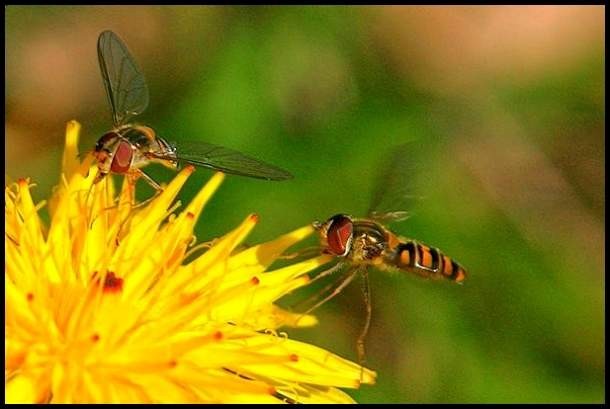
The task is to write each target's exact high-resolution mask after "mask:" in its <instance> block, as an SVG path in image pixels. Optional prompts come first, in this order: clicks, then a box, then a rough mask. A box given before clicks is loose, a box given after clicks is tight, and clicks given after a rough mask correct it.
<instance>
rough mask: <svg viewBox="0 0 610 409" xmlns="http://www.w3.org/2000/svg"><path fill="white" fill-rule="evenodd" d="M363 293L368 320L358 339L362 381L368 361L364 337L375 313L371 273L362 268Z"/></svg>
mask: <svg viewBox="0 0 610 409" xmlns="http://www.w3.org/2000/svg"><path fill="white" fill-rule="evenodd" d="M362 294H363V295H364V305H365V307H366V321H365V322H364V327H363V328H362V332H360V335H359V336H358V341H357V343H356V346H357V349H358V360H359V363H360V383H362V381H363V378H364V364H365V363H366V355H365V351H364V339H365V338H366V335H367V334H368V332H369V328H370V326H371V316H372V313H373V307H372V304H371V285H370V282H369V274H368V270H367V269H363V270H362Z"/></svg>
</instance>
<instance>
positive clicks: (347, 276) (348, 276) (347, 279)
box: [303, 268, 358, 315]
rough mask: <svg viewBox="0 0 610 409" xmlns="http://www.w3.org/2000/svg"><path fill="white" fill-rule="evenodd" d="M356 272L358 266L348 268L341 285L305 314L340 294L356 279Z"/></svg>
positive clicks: (340, 282)
mask: <svg viewBox="0 0 610 409" xmlns="http://www.w3.org/2000/svg"><path fill="white" fill-rule="evenodd" d="M356 273H358V269H357V268H350V269H348V270H347V272H346V273H345V274H344V275H343V276H342V277H341V279H340V280H339V285H338V286H337V287H336V288H335V289H334V290H333V291H332V292H331V293H330V294H329V295H327V296H326V297H324V299H322V300H321V301H318V302H317V303H316V304H315V305H314V306H313V307H310V308H309V309H308V310H307V311H305V312H304V313H303V315H307V314H309V313H311V312H312V311H314V310H315V309H316V308H318V307H319V306H321V305H322V304H324V303H326V302H327V301H330V300H331V299H332V298H334V297H335V296H336V295H338V294H339V293H340V292H341V291H343V290H344V289H345V287H347V286H348V285H349V283H351V282H352V281H353V280H354V277H356ZM333 284H334V283H333Z"/></svg>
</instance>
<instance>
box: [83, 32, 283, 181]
mask: <svg viewBox="0 0 610 409" xmlns="http://www.w3.org/2000/svg"><path fill="white" fill-rule="evenodd" d="M97 52H98V59H99V64H100V71H101V73H102V79H103V81H104V88H105V89H106V95H107V97H108V101H109V103H110V108H111V110H112V119H113V125H114V128H113V129H112V130H111V131H109V132H107V133H106V134H104V135H103V136H102V137H101V138H99V140H98V141H97V143H96V145H95V150H94V152H93V155H94V156H95V158H96V160H97V164H98V174H97V176H96V178H95V183H97V182H99V181H101V180H102V179H103V178H104V177H105V176H106V175H108V174H109V173H115V174H120V175H126V176H127V177H128V178H129V180H132V181H135V180H136V179H138V178H139V177H142V178H143V179H144V180H145V181H146V182H148V184H150V185H151V186H152V187H153V188H154V189H155V190H157V191H160V190H161V187H160V186H159V184H157V182H155V181H154V180H153V179H152V178H151V177H149V176H148V175H146V174H145V173H144V172H143V171H142V170H141V169H140V168H142V167H143V166H146V165H148V164H149V163H151V162H157V163H161V164H162V165H165V166H166V167H169V168H172V169H177V168H178V164H179V163H180V162H185V163H189V164H192V165H195V166H201V167H206V168H210V169H214V170H218V171H221V172H225V173H230V174H235V175H241V176H248V177H252V178H258V179H266V180H285V179H290V178H292V175H291V174H290V173H288V172H287V171H285V170H283V169H280V168H278V167H276V166H273V165H269V164H266V163H264V162H261V161H259V160H257V159H254V158H251V157H248V156H246V155H243V154H242V153H240V152H237V151H234V150H232V149H228V148H224V147H220V146H215V145H212V144H208V143H204V142H180V143H179V144H178V145H176V146H174V145H171V144H169V143H168V142H167V141H166V140H165V139H163V138H161V137H160V136H159V135H157V133H156V132H155V131H154V130H153V129H152V128H150V127H148V126H144V125H136V124H132V123H129V121H130V120H131V119H132V118H133V117H134V116H135V115H139V114H141V113H142V112H144V110H145V109H146V108H147V107H148V87H147V85H146V81H145V80H144V75H142V73H141V71H140V69H139V67H138V65H137V64H136V62H135V60H134V59H133V57H132V56H131V54H130V53H129V50H128V49H127V46H126V45H125V44H124V43H123V41H122V40H121V39H120V38H119V37H118V36H117V35H116V34H115V33H113V32H112V31H104V32H102V33H101V34H100V36H99V38H98V42H97Z"/></svg>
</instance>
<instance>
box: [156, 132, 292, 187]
mask: <svg viewBox="0 0 610 409" xmlns="http://www.w3.org/2000/svg"><path fill="white" fill-rule="evenodd" d="M174 154H175V158H176V159H177V160H178V161H179V162H186V163H190V164H192V165H196V166H201V167H205V168H209V169H213V170H219V171H221V172H224V173H230V174H233V175H240V176H248V177H252V178H257V179H266V180H286V179H292V174H290V173H289V172H287V171H285V170H284V169H281V168H278V167H277V166H273V165H270V164H268V163H265V162H262V161H260V160H258V159H254V158H252V157H250V156H246V155H244V154H243V153H241V152H238V151H235V150H233V149H229V148H225V147H222V146H217V145H212V144H210V143H205V142H194V141H191V142H180V143H179V144H178V146H176V147H175V153H174ZM152 156H153V157H157V158H159V156H157V155H156V154H152ZM161 159H163V158H161Z"/></svg>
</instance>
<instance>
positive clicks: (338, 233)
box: [326, 215, 354, 256]
mask: <svg viewBox="0 0 610 409" xmlns="http://www.w3.org/2000/svg"><path fill="white" fill-rule="evenodd" d="M353 233H354V224H353V223H352V220H351V219H350V218H349V217H347V216H344V215H337V216H333V217H332V218H331V219H330V225H329V226H328V232H327V233H326V241H327V242H328V250H330V252H331V253H333V254H336V255H338V256H345V255H346V254H347V253H349V250H350V246H351V241H352V236H353Z"/></svg>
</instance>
